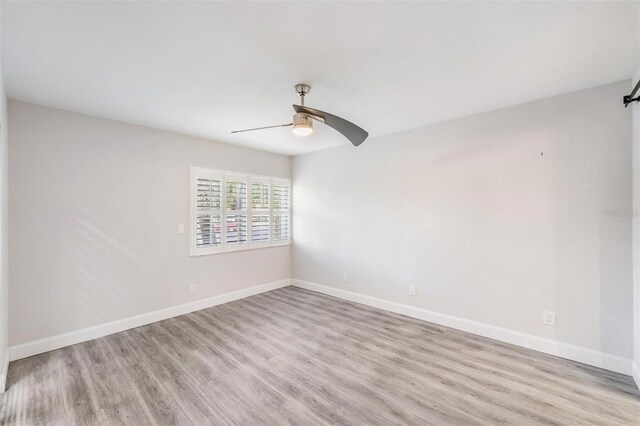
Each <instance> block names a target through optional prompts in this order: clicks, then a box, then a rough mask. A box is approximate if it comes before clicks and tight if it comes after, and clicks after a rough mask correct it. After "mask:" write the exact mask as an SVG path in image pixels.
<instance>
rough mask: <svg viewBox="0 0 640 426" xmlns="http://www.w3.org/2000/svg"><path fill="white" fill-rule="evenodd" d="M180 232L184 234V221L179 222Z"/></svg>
mask: <svg viewBox="0 0 640 426" xmlns="http://www.w3.org/2000/svg"><path fill="white" fill-rule="evenodd" d="M178 234H184V223H179V224H178Z"/></svg>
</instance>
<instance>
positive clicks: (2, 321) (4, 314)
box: [0, 7, 9, 392]
mask: <svg viewBox="0 0 640 426" xmlns="http://www.w3.org/2000/svg"><path fill="white" fill-rule="evenodd" d="M0 9H1V7H0ZM0 44H1V43H0ZM1 56H2V55H1V54H0V57H1ZM8 131H9V123H8V120H7V96H6V94H5V90H4V80H3V78H2V65H1V64H0V392H4V385H5V381H6V378H7V377H6V374H7V366H8V363H9V360H8V358H7V347H8V336H9V208H8V206H9V163H8V161H9V156H8V149H7V148H8V138H7V135H8Z"/></svg>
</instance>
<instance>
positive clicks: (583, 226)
mask: <svg viewBox="0 0 640 426" xmlns="http://www.w3.org/2000/svg"><path fill="white" fill-rule="evenodd" d="M629 84H630V83H629V81H622V82H618V83H614V84H610V85H606V86H601V87H596V88H593V89H589V90H583V91H579V92H575V93H570V94H567V95H562V96H557V97H553V98H548V99H544V100H541V101H537V102H532V103H527V104H523V105H519V106H515V107H511V108H506V109H501V110H497V111H493V112H488V113H484V114H479V115H475V116H471V117H467V118H462V119H458V120H453V121H449V122H445V123H441V124H437V125H433V126H428V127H424V128H419V129H415V130H412V131H407V132H403V133H398V134H393V135H389V136H385V137H380V138H375V139H371V140H368V141H366V142H365V143H364V144H363V145H361V146H360V147H358V148H354V147H352V146H350V145H345V146H342V147H339V148H333V149H328V150H325V151H320V152H316V153H310V154H305V155H301V156H297V157H294V159H293V165H292V174H293V185H294V243H293V244H294V245H293V253H292V255H293V260H292V271H293V274H292V275H293V278H294V279H299V280H305V281H309V282H312V283H317V284H322V285H327V286H331V287H335V288H338V289H342V290H348V291H351V292H355V293H360V294H365V295H368V296H373V297H377V298H381V299H385V300H390V301H394V302H399V303H403V304H408V305H413V306H417V307H420V308H424V309H428V310H431V311H435V312H439V313H443V314H448V315H453V316H456V317H461V318H465V319H469V320H473V321H478V322H481V323H485V324H490V325H493V326H497V327H503V328H507V329H511V330H516V331H518V332H523V333H527V334H529V335H533V336H541V337H544V338H549V339H553V340H556V341H560V342H564V343H568V344H571V345H576V346H579V347H582V348H588V349H592V350H595V351H601V352H604V353H606V354H613V355H616V356H619V357H623V358H625V359H627V360H630V359H631V357H632V351H633V348H632V259H631V250H632V241H631V235H632V234H631V214H630V209H631V208H632V188H631V182H632V161H631V154H632V149H631V127H632V126H631V112H630V111H631V110H630V109H626V110H625V109H624V107H623V106H622V103H621V97H622V95H623V94H625V93H626V92H627V91H628V89H629ZM607 210H611V211H613V212H614V213H613V215H607V214H606V211H607ZM345 272H348V273H349V274H350V280H349V281H350V282H348V283H345V282H343V273H345ZM410 284H415V285H417V286H418V295H417V296H409V295H408V286H409V285H410ZM544 310H551V311H555V312H556V313H557V325H556V327H549V326H545V325H543V324H542V312H543V311H544ZM628 365H629V366H630V362H629V364H628Z"/></svg>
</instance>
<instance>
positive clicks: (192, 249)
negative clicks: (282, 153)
mask: <svg viewBox="0 0 640 426" xmlns="http://www.w3.org/2000/svg"><path fill="white" fill-rule="evenodd" d="M202 176H204V177H215V178H218V177H219V178H220V180H221V188H220V192H221V209H220V224H221V226H220V228H221V229H220V240H221V244H220V245H218V246H215V247H205V248H198V247H197V246H196V244H197V234H196V231H197V215H198V213H199V212H198V210H197V206H196V203H197V200H196V194H197V188H196V186H197V179H198V178H199V177H202ZM189 178H190V191H189V222H190V224H189V256H190V257H199V256H207V255H211V254H219V253H230V252H235V251H244V250H254V249H260V248H267V247H278V246H286V245H291V233H292V221H291V204H292V191H291V179H289V178H282V177H275V176H261V175H251V174H247V173H241V172H233V171H227V170H216V169H208V168H203V167H196V166H191V167H190V173H189ZM229 179H231V180H235V181H238V180H241V181H244V182H246V183H247V209H246V210H228V209H227V192H228V189H227V181H228V180H229ZM254 182H255V183H266V184H268V185H269V192H268V193H269V208H268V209H267V210H254V209H253V197H252V190H253V183H254ZM274 183H276V184H277V185H279V186H287V187H288V190H289V204H288V206H287V207H288V208H287V209H285V210H278V211H276V212H274V210H273V195H274V189H273V188H274ZM254 213H255V214H256V215H264V216H268V217H269V239H268V240H265V241H256V242H254V241H253V235H252V228H253V215H254ZM200 214H202V212H200ZM216 214H217V212H216ZM233 214H237V215H245V214H246V216H247V242H246V243H243V244H229V243H227V215H233ZM284 214H288V216H289V232H288V235H287V236H288V238H287V239H286V240H274V227H275V224H274V216H275V215H284Z"/></svg>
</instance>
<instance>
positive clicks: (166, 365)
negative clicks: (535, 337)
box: [0, 287, 640, 426]
mask: <svg viewBox="0 0 640 426" xmlns="http://www.w3.org/2000/svg"><path fill="white" fill-rule="evenodd" d="M7 386H8V390H7V392H6V393H5V394H3V395H2V396H0V424H2V425H4V424H6V425H32V424H61V425H62V424H73V425H103V424H119V425H123V424H124V425H146V424H172V425H173V424H184V425H191V424H194V425H209V424H215V425H218V424H219V425H276V424H301V425H358V426H360V425H364V424H367V425H392V424H394V425H395V424H408V425H492V424H514V425H534V424H544V425H575V424H579V425H636V426H637V425H640V391H638V389H637V388H636V387H635V385H634V383H633V380H632V379H631V378H630V377H628V376H624V375H621V374H617V373H613V372H608V371H605V370H601V369H598V368H595V367H591V366H587V365H584V364H579V363H575V362H572V361H569V360H565V359H561V358H557V357H553V356H551V355H546V354H541V353H538V352H534V351H531V350H527V349H524V348H520V347H516V346H512V345H509V344H506V343H502V342H496V341H493V340H491V339H487V338H484V337H481V336H475V335H471V334H468V333H464V332H461V331H459V330H452V329H449V328H446V327H443V326H439V325H436V324H431V323H427V322H424V321H420V320H416V319H414V318H407V317H404V316H402V315H398V314H394V313H390V312H385V311H382V310H379V309H375V308H372V307H369V306H364V305H359V304H356V303H352V302H347V301H344V300H340V299H337V298H333V297H330V296H326V295H322V294H319V293H315V292H312V291H309V290H303V289H299V288H295V287H286V288H282V289H278V290H274V291H271V292H267V293H263V294H259V295H256V296H252V297H249V298H246V299H241V300H237V301H234V302H230V303H227V304H224V305H220V306H216V307H213V308H209V309H205V310H202V311H197V312H193V313H190V314H187V315H183V316H180V317H176V318H171V319H169V320H165V321H160V322H157V323H154V324H150V325H147V326H143V327H139V328H136V329H132V330H128V331H125V332H122V333H117V334H113V335H110V336H106V337H103V338H100V339H96V340H92V341H88V342H84V343H81V344H78V345H74V346H70V347H67V348H63V349H59V350H56V351H52V352H48V353H45V354H41V355H38V356H34V357H31V358H27V359H22V360H19V361H14V362H12V363H11V364H10V366H9V377H8V381H7Z"/></svg>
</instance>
